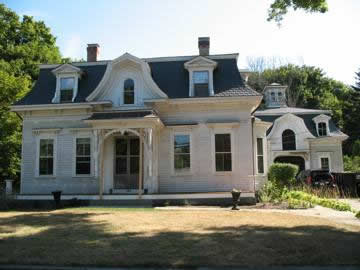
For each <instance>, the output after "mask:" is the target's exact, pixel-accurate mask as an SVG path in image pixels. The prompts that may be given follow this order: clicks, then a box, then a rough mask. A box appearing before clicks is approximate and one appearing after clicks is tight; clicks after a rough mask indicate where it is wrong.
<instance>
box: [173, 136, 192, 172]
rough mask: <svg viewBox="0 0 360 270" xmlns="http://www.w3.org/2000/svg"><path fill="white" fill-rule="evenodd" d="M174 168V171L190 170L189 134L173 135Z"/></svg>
mask: <svg viewBox="0 0 360 270" xmlns="http://www.w3.org/2000/svg"><path fill="white" fill-rule="evenodd" d="M174 170H175V172H188V171H190V135H188V134H181V135H175V136H174Z"/></svg>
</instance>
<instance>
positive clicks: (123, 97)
mask: <svg viewBox="0 0 360 270" xmlns="http://www.w3.org/2000/svg"><path fill="white" fill-rule="evenodd" d="M128 79H130V80H132V81H133V82H134V103H132V104H125V81H126V80H128ZM121 85H122V90H121V105H123V106H126V107H133V106H136V105H137V104H138V98H137V95H136V93H137V91H136V85H137V83H136V80H135V79H134V78H132V77H126V78H125V79H124V80H123V82H122V84H121Z"/></svg>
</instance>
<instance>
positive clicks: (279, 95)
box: [277, 92, 283, 102]
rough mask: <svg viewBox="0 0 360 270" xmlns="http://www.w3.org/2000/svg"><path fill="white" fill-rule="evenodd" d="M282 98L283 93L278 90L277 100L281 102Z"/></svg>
mask: <svg viewBox="0 0 360 270" xmlns="http://www.w3.org/2000/svg"><path fill="white" fill-rule="evenodd" d="M282 99H283V94H282V92H278V100H277V101H278V102H281V101H282Z"/></svg>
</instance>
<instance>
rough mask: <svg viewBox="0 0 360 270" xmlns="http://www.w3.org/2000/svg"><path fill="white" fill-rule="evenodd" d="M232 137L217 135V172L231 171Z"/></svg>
mask: <svg viewBox="0 0 360 270" xmlns="http://www.w3.org/2000/svg"><path fill="white" fill-rule="evenodd" d="M231 163H232V160H231V136H230V134H215V165H216V171H217V172H224V171H231V170H232V164H231Z"/></svg>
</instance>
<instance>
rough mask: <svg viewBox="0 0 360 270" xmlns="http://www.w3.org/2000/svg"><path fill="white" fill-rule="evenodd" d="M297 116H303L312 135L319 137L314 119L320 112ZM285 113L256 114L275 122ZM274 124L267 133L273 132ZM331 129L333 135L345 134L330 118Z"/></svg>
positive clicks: (262, 118) (266, 120)
mask: <svg viewBox="0 0 360 270" xmlns="http://www.w3.org/2000/svg"><path fill="white" fill-rule="evenodd" d="M295 115H296V116H298V117H300V118H302V119H303V120H304V123H305V125H306V127H307V129H308V130H309V131H310V133H311V134H312V135H314V136H315V137H318V134H317V131H316V125H315V123H314V121H313V120H312V119H313V118H314V117H316V116H318V115H319V114H295ZM281 116H283V115H256V118H259V119H261V120H262V121H265V122H271V123H273V122H274V121H275V120H276V119H277V118H279V117H281ZM271 129H272V126H271V127H270V128H269V129H268V131H267V134H269V133H270V132H271ZM329 129H330V133H331V134H330V135H331V136H341V135H344V133H342V132H341V131H340V129H339V128H338V127H336V125H335V123H334V122H333V121H332V119H330V121H329Z"/></svg>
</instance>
